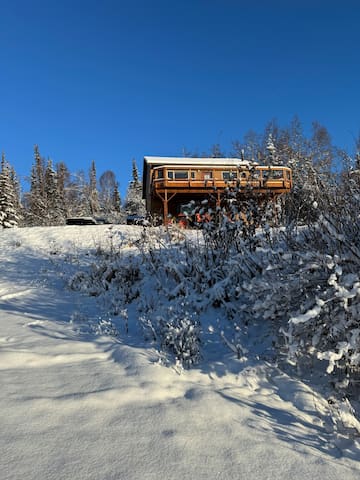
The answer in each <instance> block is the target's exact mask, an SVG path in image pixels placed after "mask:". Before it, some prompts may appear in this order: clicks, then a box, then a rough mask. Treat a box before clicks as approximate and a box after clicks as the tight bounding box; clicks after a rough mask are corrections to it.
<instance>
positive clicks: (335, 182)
mask: <svg viewBox="0 0 360 480" xmlns="http://www.w3.org/2000/svg"><path fill="white" fill-rule="evenodd" d="M183 155H184V156H185V157H213V158H217V157H219V158H220V157H235V158H244V159H246V160H252V161H254V162H258V163H260V164H265V165H285V166H289V167H290V168H292V171H293V183H294V188H293V191H292V192H291V194H290V195H288V196H287V198H286V201H285V204H284V208H283V210H282V214H283V215H285V216H286V217H287V218H286V221H289V219H291V220H292V221H294V222H296V223H297V222H299V221H300V222H305V223H311V222H312V221H313V220H314V219H316V218H317V217H318V215H319V212H323V213H324V214H326V212H329V211H331V210H332V209H334V208H339V207H340V209H341V205H342V204H344V203H346V202H347V197H348V196H349V195H354V194H355V192H356V194H358V193H360V134H359V135H358V137H357V138H354V150H353V152H350V153H349V152H347V151H346V150H345V149H343V148H339V147H338V146H335V145H334V144H333V142H332V139H331V136H330V134H329V132H328V130H327V128H326V127H324V126H323V125H321V124H320V123H318V122H313V124H312V126H311V128H310V129H309V133H307V134H305V132H304V130H303V127H302V125H301V122H300V121H299V119H298V118H297V117H295V118H294V119H293V120H292V121H291V122H290V124H289V125H287V126H285V127H281V126H279V125H278V123H277V122H276V121H271V122H270V123H269V124H268V125H267V126H266V127H265V129H264V131H263V132H261V133H257V132H254V131H249V132H248V133H247V134H246V135H244V137H243V139H242V140H237V141H234V142H233V143H232V148H231V150H230V151H228V152H227V151H225V150H223V148H222V147H221V145H219V144H215V145H213V147H212V148H211V149H210V151H207V152H201V153H199V152H189V151H186V150H184V152H183ZM29 183H30V189H29V191H28V192H25V193H24V194H23V195H21V192H20V190H21V189H20V182H19V180H18V177H17V175H16V172H15V170H14V168H13V167H12V166H11V165H10V164H9V162H8V161H7V160H6V158H5V154H3V155H2V160H1V170H0V226H3V227H12V226H16V225H20V226H27V225H29V226H31V225H61V224H64V222H65V219H66V218H68V217H73V216H97V215H100V216H107V217H108V218H110V219H111V221H114V222H118V223H121V222H123V221H124V219H125V217H126V215H127V214H144V213H145V207H144V203H143V200H142V186H141V179H140V177H139V173H138V169H137V166H136V162H135V161H133V172H132V180H131V181H130V183H129V187H128V190H127V194H126V198H125V200H124V202H122V201H121V198H120V193H119V185H118V182H117V180H116V176H115V174H114V172H113V171H111V170H107V171H106V172H104V173H102V174H101V176H100V177H99V178H97V171H96V165H95V162H94V161H93V162H92V163H91V166H90V169H89V172H88V174H85V172H82V171H81V172H78V173H77V174H76V175H73V174H71V173H70V171H69V169H68V167H67V166H66V164H65V163H64V162H59V163H57V164H56V165H55V166H54V165H53V164H52V161H51V160H47V161H45V159H44V158H43V157H42V156H41V155H40V152H39V147H38V146H37V145H36V146H35V148H34V162H33V165H32V167H31V175H30V179H29Z"/></svg>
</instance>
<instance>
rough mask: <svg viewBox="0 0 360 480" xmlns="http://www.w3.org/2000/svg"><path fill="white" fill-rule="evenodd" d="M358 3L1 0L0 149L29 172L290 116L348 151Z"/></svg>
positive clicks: (226, 140) (188, 143)
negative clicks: (46, 164) (36, 163)
mask: <svg viewBox="0 0 360 480" xmlns="http://www.w3.org/2000/svg"><path fill="white" fill-rule="evenodd" d="M359 27H360V2H359V1H358V0H356V1H355V0H343V1H340V0H336V1H333V0H312V1H309V0H302V1H298V0H287V1H286V0H284V1H280V0H268V1H266V0H257V1H251V0H249V1H243V0H237V1H236V0H181V1H180V0H147V1H146V0H118V1H115V0H71V1H70V0H61V1H59V0H21V1H20V0H0V69H1V71H0V99H1V103H0V107H1V113H0V150H3V151H5V153H6V156H7V159H8V161H9V162H10V163H11V164H12V165H13V166H14V167H15V169H16V171H17V173H18V174H19V175H20V176H21V177H22V178H23V177H25V176H27V175H28V174H29V172H30V168H31V165H32V162H33V145H34V144H35V143H37V144H38V145H39V147H40V153H41V154H42V155H43V156H44V157H45V158H48V157H50V158H51V159H52V160H53V161H54V163H56V162H58V161H60V160H63V161H65V163H66V164H67V165H68V167H69V168H70V170H71V171H76V170H79V169H84V170H86V171H88V169H89V167H90V163H91V160H95V162H96V166H97V171H98V175H100V174H101V173H102V172H103V171H105V170H108V169H110V170H113V171H114V172H115V174H116V177H117V179H118V181H119V182H120V187H121V192H122V195H124V192H125V191H126V188H127V184H128V181H129V179H130V177H131V162H132V159H133V158H135V159H136V161H137V163H138V166H139V168H140V170H141V167H142V158H143V156H144V155H164V156H181V155H182V152H183V149H184V147H185V148H186V149H188V150H190V151H194V150H197V151H199V152H201V151H203V150H208V149H209V148H210V147H211V146H212V145H213V144H214V143H220V144H221V145H222V146H223V148H224V149H225V150H230V149H231V142H232V141H233V140H241V139H242V137H243V135H244V134H245V133H246V132H247V131H249V130H250V129H252V130H255V131H259V132H261V131H262V130H263V129H264V127H265V125H266V124H267V123H268V122H269V121H270V120H272V119H274V118H275V119H277V121H278V123H279V124H280V125H281V126H286V125H287V124H288V123H289V122H290V120H291V119H292V118H293V116H294V115H297V116H298V117H299V118H300V120H301V122H302V123H303V126H304V128H305V129H306V128H310V126H311V122H312V121H314V120H316V121H318V122H320V123H322V124H323V125H324V126H326V127H327V128H328V130H329V132H330V134H331V136H332V138H333V141H334V143H335V144H337V145H338V146H341V147H344V148H348V149H349V150H351V148H352V147H353V144H354V136H356V135H357V134H358V133H359V130H360V48H359V47H360V31H359Z"/></svg>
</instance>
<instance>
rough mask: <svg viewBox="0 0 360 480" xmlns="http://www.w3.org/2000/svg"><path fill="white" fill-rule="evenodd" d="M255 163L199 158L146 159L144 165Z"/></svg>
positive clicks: (232, 164)
mask: <svg viewBox="0 0 360 480" xmlns="http://www.w3.org/2000/svg"><path fill="white" fill-rule="evenodd" d="M251 163H254V162H249V161H248V160H242V159H240V158H213V157H211V158H202V157H201V158H199V157H147V156H146V157H144V164H147V165H159V166H160V165H209V166H216V165H220V166H221V165H227V166H229V165H231V166H234V167H237V166H238V165H250V164H251Z"/></svg>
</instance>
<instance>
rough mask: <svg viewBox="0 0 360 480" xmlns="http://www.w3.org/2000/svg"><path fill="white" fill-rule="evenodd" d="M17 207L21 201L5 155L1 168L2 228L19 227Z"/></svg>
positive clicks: (0, 222)
mask: <svg viewBox="0 0 360 480" xmlns="http://www.w3.org/2000/svg"><path fill="white" fill-rule="evenodd" d="M17 205H19V200H18V199H17V195H16V190H15V187H14V182H13V179H12V169H11V167H10V165H9V164H8V162H7V161H6V159H5V154H4V153H3V154H2V156H1V166H0V226H3V227H5V228H11V227H16V226H17V225H18V220H19V216H18V212H17V209H16V207H17Z"/></svg>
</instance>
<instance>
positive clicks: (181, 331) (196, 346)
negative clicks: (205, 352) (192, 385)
mask: <svg viewBox="0 0 360 480" xmlns="http://www.w3.org/2000/svg"><path fill="white" fill-rule="evenodd" d="M158 325H159V335H160V341H161V346H162V348H163V349H165V350H167V351H169V352H171V353H172V354H173V355H174V357H175V359H176V361H177V362H178V363H180V364H181V365H182V366H183V367H185V368H189V367H191V366H192V365H196V364H197V363H198V362H199V360H200V358H201V354H200V343H201V342H200V333H201V332H200V324H199V322H198V321H197V320H196V318H195V317H194V315H190V314H189V313H188V312H186V311H185V312H183V313H180V312H176V311H174V309H172V308H171V307H170V308H169V309H168V314H167V316H166V318H163V317H159V318H158Z"/></svg>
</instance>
